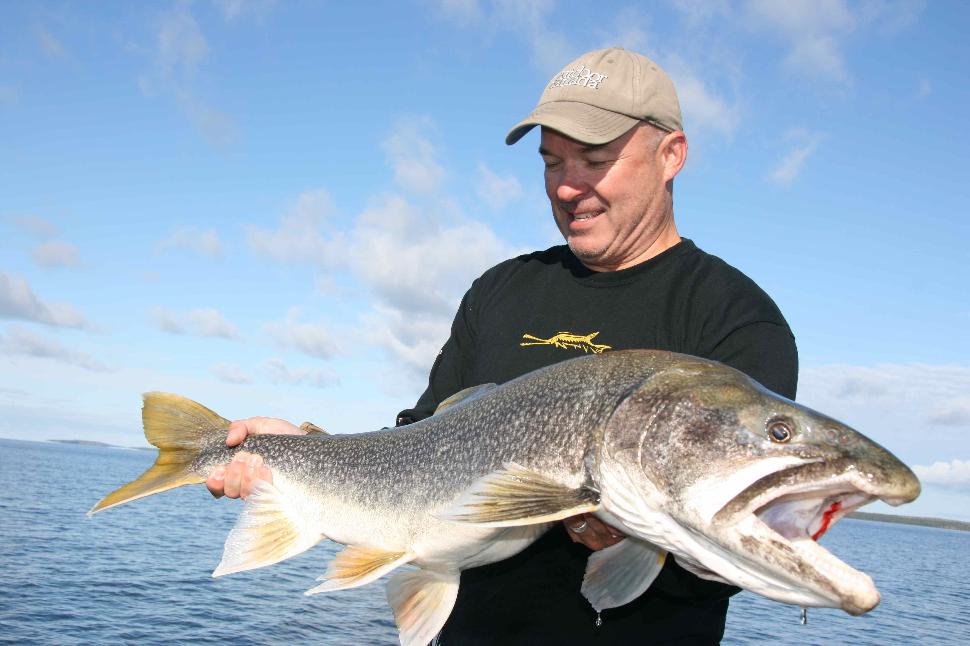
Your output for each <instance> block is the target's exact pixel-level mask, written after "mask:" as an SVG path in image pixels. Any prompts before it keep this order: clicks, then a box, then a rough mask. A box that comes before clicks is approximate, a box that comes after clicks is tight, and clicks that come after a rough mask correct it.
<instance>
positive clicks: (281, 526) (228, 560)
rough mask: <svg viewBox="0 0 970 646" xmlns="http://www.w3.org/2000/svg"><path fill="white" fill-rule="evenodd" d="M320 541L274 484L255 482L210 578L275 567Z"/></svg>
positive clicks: (315, 532)
mask: <svg viewBox="0 0 970 646" xmlns="http://www.w3.org/2000/svg"><path fill="white" fill-rule="evenodd" d="M323 538H324V536H323V534H321V533H320V532H319V531H316V530H315V529H314V528H312V527H310V525H309V523H307V522H306V521H305V520H304V518H303V517H302V515H300V513H299V512H298V511H297V510H296V509H294V508H293V507H292V505H291V504H290V503H289V501H288V500H287V498H286V496H284V495H283V493H282V492H281V491H280V490H279V489H277V488H276V486H275V485H274V484H272V483H269V482H266V481H265V480H257V481H256V484H255V485H254V486H253V492H252V493H251V494H250V495H249V497H248V498H246V506H245V507H243V510H242V513H241V514H239V518H238V519H237V520H236V525H235V526H234V527H233V528H232V530H231V531H230V532H229V536H227V537H226V544H225V547H224V549H223V552H222V561H221V562H220V563H219V565H218V567H216V569H215V571H213V573H212V576H213V577H217V576H222V575H224V574H233V573H235V572H244V571H246V570H252V569H255V568H259V567H264V566H266V565H272V564H273V563H279V562H280V561H283V560H286V559H288V558H290V557H293V556H296V555H297V554H300V553H301V552H305V551H306V550H308V549H310V548H311V547H313V546H314V545H316V544H317V543H319V542H320V541H321V540H322V539H323Z"/></svg>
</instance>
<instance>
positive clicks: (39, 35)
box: [34, 29, 67, 60]
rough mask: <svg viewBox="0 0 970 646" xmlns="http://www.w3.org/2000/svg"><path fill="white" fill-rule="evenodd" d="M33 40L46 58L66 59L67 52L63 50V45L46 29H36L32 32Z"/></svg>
mask: <svg viewBox="0 0 970 646" xmlns="http://www.w3.org/2000/svg"><path fill="white" fill-rule="evenodd" d="M34 38H35V39H36V40H37V45H38V46H39V47H40V50H41V51H42V52H44V55H45V56H47V58H50V59H61V60H63V59H65V58H67V50H66V49H64V45H63V44H62V43H61V41H59V40H58V39H57V38H56V37H55V36H54V35H53V34H52V33H50V32H49V31H47V30H46V29H37V30H36V31H35V32H34Z"/></svg>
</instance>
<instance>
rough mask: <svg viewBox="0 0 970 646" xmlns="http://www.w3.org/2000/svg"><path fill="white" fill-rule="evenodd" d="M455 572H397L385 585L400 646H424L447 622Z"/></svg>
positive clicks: (455, 588)
mask: <svg viewBox="0 0 970 646" xmlns="http://www.w3.org/2000/svg"><path fill="white" fill-rule="evenodd" d="M458 578H459V575H458V572H438V571H435V570H423V569H419V570H409V571H406V572H405V571H401V572H398V573H397V574H395V575H394V576H393V577H391V580H390V581H388V582H387V602H388V603H389V604H390V606H391V609H392V610H393V611H394V621H396V622H397V629H398V632H399V633H400V637H401V646H426V644H428V643H430V642H431V640H432V639H434V637H435V635H437V634H438V632H439V631H440V630H441V628H442V627H443V626H444V625H445V622H446V621H448V616H449V615H450V614H451V610H452V608H454V607H455V599H457V598H458Z"/></svg>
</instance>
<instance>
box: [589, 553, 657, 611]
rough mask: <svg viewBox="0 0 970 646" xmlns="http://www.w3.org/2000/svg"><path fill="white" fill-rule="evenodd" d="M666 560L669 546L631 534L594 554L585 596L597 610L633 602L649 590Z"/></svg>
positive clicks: (591, 559) (590, 558) (590, 560)
mask: <svg viewBox="0 0 970 646" xmlns="http://www.w3.org/2000/svg"><path fill="white" fill-rule="evenodd" d="M666 560H667V552H666V551H665V550H663V549H661V548H659V547H657V546H656V545H653V544H652V543H648V542H646V541H641V540H640V539H637V538H633V537H630V536H628V537H627V538H625V539H623V540H622V541H620V542H619V543H616V544H614V545H610V546H609V547H607V548H605V549H602V550H599V551H596V552H593V553H592V554H591V555H590V557H589V560H588V561H586V574H585V575H584V576H583V587H582V592H583V596H584V597H586V600H587V601H589V603H590V604H591V605H592V606H593V608H595V609H596V611H597V612H601V611H603V610H607V609H609V608H616V607H619V606H622V605H625V604H627V603H630V602H631V601H633V600H634V599H636V598H637V597H639V596H640V595H641V594H643V593H644V592H646V590H647V588H649V587H650V584H651V583H653V581H654V579H656V578H657V575H659V574H660V570H661V569H663V566H664V562H665V561H666Z"/></svg>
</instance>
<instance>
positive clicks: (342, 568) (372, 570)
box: [304, 545, 414, 595]
mask: <svg viewBox="0 0 970 646" xmlns="http://www.w3.org/2000/svg"><path fill="white" fill-rule="evenodd" d="M413 560H414V554H411V553H409V552H388V551H386V550H381V549H376V548H370V547H360V546H356V545H350V546H349V547H347V548H345V549H343V550H341V552H340V553H339V554H337V556H335V557H334V559H333V560H332V561H330V565H329V566H327V571H326V572H325V573H324V574H323V576H321V577H320V578H319V579H317V581H323V583H321V584H320V585H318V586H317V587H315V588H312V589H310V590H307V591H306V592H305V593H304V594H307V595H310V594H317V593H318V592H331V591H333V590H345V589H347V588H356V587H357V586H359V585H366V584H368V583H370V582H371V581H375V580H377V579H379V578H381V577H382V576H384V575H385V574H387V573H388V572H390V571H391V570H393V569H394V568H396V567H398V566H399V565H404V564H405V563H407V562H408V561H413Z"/></svg>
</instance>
